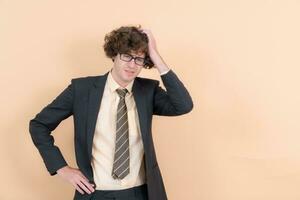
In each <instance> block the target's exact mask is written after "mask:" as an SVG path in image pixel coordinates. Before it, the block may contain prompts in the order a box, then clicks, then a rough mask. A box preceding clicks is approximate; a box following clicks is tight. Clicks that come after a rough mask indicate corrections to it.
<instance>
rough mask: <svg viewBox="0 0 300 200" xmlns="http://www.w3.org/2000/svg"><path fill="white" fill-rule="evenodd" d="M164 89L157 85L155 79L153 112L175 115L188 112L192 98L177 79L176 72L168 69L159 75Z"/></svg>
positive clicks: (190, 108) (191, 105)
mask: <svg viewBox="0 0 300 200" xmlns="http://www.w3.org/2000/svg"><path fill="white" fill-rule="evenodd" d="M161 79H162V81H163V84H164V86H165V88H166V91H165V90H164V89H162V88H161V87H160V86H159V82H158V81H157V82H156V84H155V92H154V107H153V114H155V115H165V116H176V115H182V114H185V113H188V112H190V111H191V110H192V109H193V101H192V98H191V96H190V94H189V92H188V91H187V89H186V88H185V87H184V85H183V83H182V82H181V81H180V80H179V79H178V77H177V76H176V74H175V73H174V72H173V71H172V70H170V71H169V72H168V73H166V74H164V75H161Z"/></svg>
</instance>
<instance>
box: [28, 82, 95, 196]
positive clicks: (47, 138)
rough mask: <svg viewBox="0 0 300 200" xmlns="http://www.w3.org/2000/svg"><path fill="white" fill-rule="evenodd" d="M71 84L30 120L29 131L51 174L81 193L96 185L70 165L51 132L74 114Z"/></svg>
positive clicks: (90, 189)
mask: <svg viewBox="0 0 300 200" xmlns="http://www.w3.org/2000/svg"><path fill="white" fill-rule="evenodd" d="M73 87H74V86H73V84H70V85H69V86H68V87H67V88H66V89H65V90H64V91H63V92H62V93H61V94H60V95H59V96H58V97H56V98H55V99H54V100H53V101H52V102H51V103H50V104H49V105H47V106H46V107H45V108H44V109H43V110H42V111H41V112H40V113H38V114H37V115H36V116H35V118H34V119H32V120H30V123H29V132H30V134H31V138H32V140H33V143H34V145H35V146H36V147H37V149H38V150H39V152H40V154H41V156H42V158H43V160H44V163H45V165H46V167H47V169H48V171H49V173H50V174H51V175H55V174H58V175H59V176H60V177H61V178H63V179H65V180H66V181H68V182H69V183H71V184H72V185H73V186H74V188H75V189H76V190H78V191H79V192H80V193H81V194H84V192H86V193H89V194H91V193H92V192H94V188H93V187H94V185H92V184H90V183H89V180H88V179H87V178H86V177H85V176H84V175H83V174H82V172H81V171H80V170H79V169H76V168H72V167H69V166H68V165H67V162H66V161H65V159H64V157H63V155H62V153H61V152H60V150H59V148H58V147H57V146H55V145H54V138H53V136H52V135H51V132H52V131H53V130H54V129H55V128H56V127H57V126H58V125H59V124H60V122H61V121H63V120H64V119H66V118H68V117H69V116H71V115H72V114H73V101H74V88H73Z"/></svg>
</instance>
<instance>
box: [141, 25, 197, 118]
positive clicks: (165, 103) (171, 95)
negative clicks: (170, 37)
mask: <svg viewBox="0 0 300 200" xmlns="http://www.w3.org/2000/svg"><path fill="white" fill-rule="evenodd" d="M141 31H142V32H143V33H145V34H147V37H148V51H149V56H150V58H151V60H152V62H153V63H154V66H155V67H156V69H157V70H158V72H159V73H160V75H161V79H162V81H163V83H164V86H165V87H166V90H167V91H165V90H163V89H162V88H161V87H159V82H157V83H156V85H155V94H154V108H153V113H154V114H156V115H167V116H174V115H182V114H185V113H188V112H190V111H191V110H192V109H193V101H192V98H191V96H190V95H189V93H188V91H187V89H186V88H185V87H184V85H183V84H182V82H181V81H180V80H179V79H178V77H177V76H176V74H175V73H174V72H173V71H172V70H170V69H169V67H168V66H167V65H166V63H165V62H164V60H163V59H162V57H161V56H160V54H159V53H158V50H157V47H156V42H155V39H154V36H153V34H152V32H151V31H150V30H148V29H142V30H141Z"/></svg>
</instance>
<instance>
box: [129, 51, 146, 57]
mask: <svg viewBox="0 0 300 200" xmlns="http://www.w3.org/2000/svg"><path fill="white" fill-rule="evenodd" d="M129 54H130V55H133V56H139V57H144V56H145V53H144V52H142V51H130V52H129Z"/></svg>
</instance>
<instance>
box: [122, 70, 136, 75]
mask: <svg viewBox="0 0 300 200" xmlns="http://www.w3.org/2000/svg"><path fill="white" fill-rule="evenodd" d="M124 71H125V72H126V73H127V74H129V75H133V74H134V71H130V70H126V69H125V70H124Z"/></svg>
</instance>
